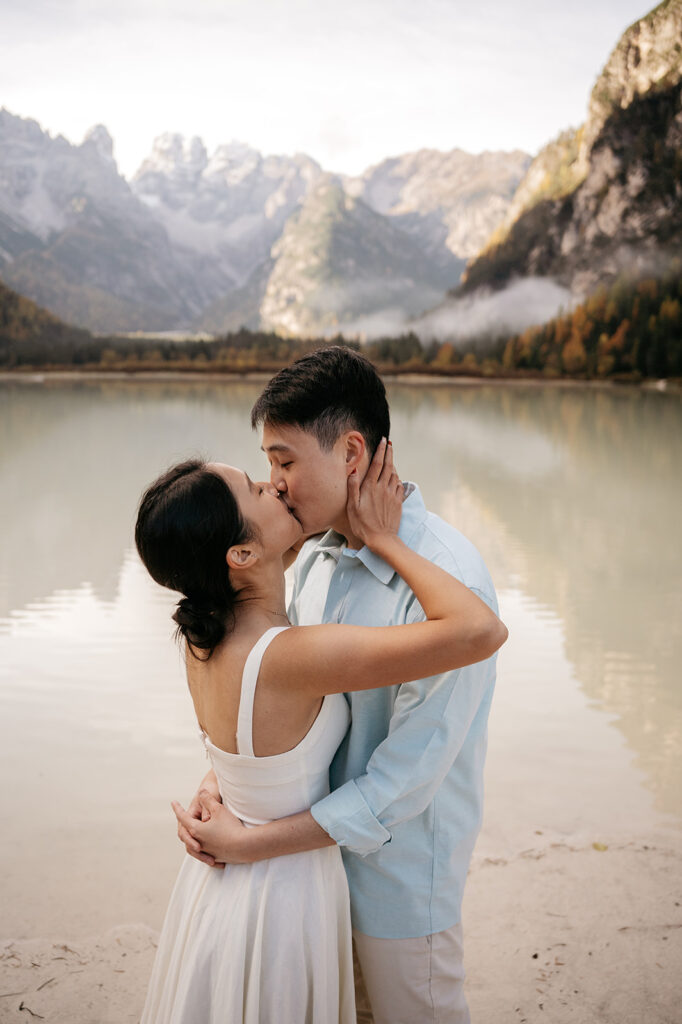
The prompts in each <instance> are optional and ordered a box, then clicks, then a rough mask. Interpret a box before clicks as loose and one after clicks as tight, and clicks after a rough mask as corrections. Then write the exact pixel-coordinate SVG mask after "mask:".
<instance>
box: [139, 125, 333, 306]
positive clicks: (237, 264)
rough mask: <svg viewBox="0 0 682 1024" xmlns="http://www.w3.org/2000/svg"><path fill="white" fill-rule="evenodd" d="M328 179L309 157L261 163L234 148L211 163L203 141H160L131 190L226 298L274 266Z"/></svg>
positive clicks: (245, 149) (222, 149) (252, 153)
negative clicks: (273, 252)
mask: <svg viewBox="0 0 682 1024" xmlns="http://www.w3.org/2000/svg"><path fill="white" fill-rule="evenodd" d="M321 174H322V169H321V167H320V166H319V164H317V163H316V162H315V161H314V160H312V159H311V158H310V157H308V156H305V155H304V154H296V155H295V156H293V157H288V156H262V155H261V154H260V153H259V152H258V151H257V150H255V149H252V148H251V147H250V146H246V145H244V144H243V143H240V142H232V143H230V144H228V145H224V146H219V147H218V149H217V150H216V151H215V153H214V154H213V155H212V156H211V157H210V158H209V156H208V154H207V152H206V148H205V146H204V144H203V142H202V141H201V139H199V138H193V139H191V140H186V139H184V138H183V137H182V136H181V135H177V134H167V135H161V136H160V137H159V138H158V139H156V141H155V143H154V147H153V150H152V153H151V154H150V156H149V157H148V158H147V159H146V160H145V161H144V163H143V164H142V166H141V167H140V169H139V170H138V171H137V173H136V174H135V176H134V177H133V179H132V182H131V187H132V189H133V192H134V193H135V195H136V196H137V197H138V198H139V199H140V200H141V201H142V202H143V203H144V204H145V206H146V207H147V208H148V209H149V211H150V213H151V214H152V216H153V217H154V219H155V220H156V221H157V223H159V224H162V225H163V227H164V228H165V230H166V232H167V233H168V236H169V238H170V239H171V242H172V244H174V245H175V246H177V247H179V248H180V249H187V250H190V251H192V252H193V253H194V254H195V256H196V258H197V259H203V260H205V261H206V263H207V264H211V265H212V266H213V268H214V270H216V271H217V272H218V273H220V274H222V276H223V288H222V293H223V294H224V293H226V292H227V291H228V290H231V289H233V288H240V287H241V286H243V285H244V284H245V283H246V282H247V280H248V278H249V277H250V275H251V274H252V272H253V271H254V270H255V268H256V267H257V266H258V265H259V264H261V263H263V261H265V260H267V259H268V257H269V255H270V249H271V247H272V245H273V243H274V242H275V241H276V240H277V239H278V238H279V237H280V235H281V234H282V231H283V229H284V226H285V224H286V222H287V220H288V218H289V217H290V216H291V214H292V213H293V212H294V210H295V209H296V208H297V206H298V205H299V203H300V202H301V201H302V200H303V198H304V197H305V196H306V195H307V193H308V192H309V190H310V189H311V187H312V186H313V185H314V183H315V182H316V181H317V179H318V178H319V176H320V175H321Z"/></svg>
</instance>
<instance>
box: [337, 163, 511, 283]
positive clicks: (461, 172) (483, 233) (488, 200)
mask: <svg viewBox="0 0 682 1024" xmlns="http://www.w3.org/2000/svg"><path fill="white" fill-rule="evenodd" d="M530 160H531V158H530V156H529V155H528V154H527V153H523V152H521V151H520V150H514V151H513V152H511V153H502V152H498V153H488V152H485V153H479V154H476V155H473V154H471V153H465V152H463V150H461V149H453V150H450V151H449V152H446V153H443V152H440V151H439V150H436V149H421V150H419V151H418V152H416V153H406V154H404V155H403V156H398V157H392V158H391V159H388V160H384V161H383V162H382V163H380V164H377V165H376V166H374V167H370V168H369V169H368V170H366V171H365V172H364V174H362V175H361V176H360V177H357V178H347V179H346V180H345V182H344V187H345V189H346V191H347V192H348V193H349V195H352V196H357V197H359V198H360V199H362V200H363V202H365V203H366V204H367V205H368V206H370V207H371V208H372V209H373V210H375V211H376V212H377V213H380V214H382V215H384V216H386V217H390V218H391V219H392V221H393V223H394V224H395V226H396V227H399V228H400V229H401V230H402V231H405V232H406V233H407V234H408V235H410V237H411V238H412V239H413V240H414V241H415V242H416V243H417V244H418V245H419V246H420V247H421V248H422V249H423V250H424V252H425V253H427V254H428V255H429V257H430V258H431V259H432V260H433V261H434V262H435V263H437V264H438V265H440V266H441V268H442V271H443V280H444V286H447V285H451V284H452V282H453V280H455V279H457V278H458V277H459V275H460V274H461V272H462V270H463V266H464V263H465V262H466V260H468V259H471V257H472V256H475V255H476V253H477V252H478V251H479V250H480V249H481V248H482V246H483V244H484V242H485V241H486V239H487V238H488V237H489V235H490V234H491V232H492V231H493V230H494V229H495V228H496V227H497V225H498V224H499V223H500V221H501V220H502V219H503V218H504V217H505V215H506V212H507V209H508V207H509V204H510V202H511V200H512V197H513V196H514V193H515V191H516V189H517V186H518V185H519V183H520V181H521V180H522V178H523V176H524V174H525V172H526V171H527V169H528V165H529V164H530Z"/></svg>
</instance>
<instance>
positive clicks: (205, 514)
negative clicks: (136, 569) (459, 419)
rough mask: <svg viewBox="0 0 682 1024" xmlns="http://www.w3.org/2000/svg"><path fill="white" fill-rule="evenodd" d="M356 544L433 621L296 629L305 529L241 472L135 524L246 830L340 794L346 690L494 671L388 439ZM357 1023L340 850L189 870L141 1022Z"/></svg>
mask: <svg viewBox="0 0 682 1024" xmlns="http://www.w3.org/2000/svg"><path fill="white" fill-rule="evenodd" d="M348 495H349V497H348V517H349V521H350V524H351V527H352V530H353V533H354V535H355V536H357V537H358V538H360V540H361V541H362V542H363V543H365V544H366V545H367V546H368V547H370V548H371V549H372V550H373V551H374V552H375V553H376V554H377V555H379V556H380V557H381V558H383V559H384V560H385V561H386V562H388V563H389V564H390V565H391V567H392V568H393V569H394V570H395V571H396V572H398V573H399V574H400V575H401V576H402V577H403V578H404V580H405V581H406V582H407V583H408V585H409V586H410V587H411V588H412V590H413V591H414V593H415V594H416V596H417V598H418V599H419V601H420V603H421V605H422V607H423V609H424V612H425V614H426V616H427V621H426V622H420V623H415V624H411V625H405V626H387V627H384V628H366V627H359V626H345V625H343V626H341V625H322V626H304V627H291V626H289V625H288V623H287V616H286V610H285V596H284V573H283V568H284V559H285V558H286V557H287V555H288V552H289V551H290V550H291V549H292V547H293V546H294V545H295V544H296V543H297V542H298V541H300V539H301V528H300V525H299V523H298V521H297V520H296V519H295V518H294V517H293V516H292V515H291V513H290V512H289V510H288V508H287V506H286V505H285V504H284V503H283V502H282V501H281V500H280V499H279V497H278V495H277V492H276V491H275V489H274V488H272V487H270V486H269V485H256V484H253V483H252V482H251V481H250V480H249V478H248V477H247V476H246V474H244V473H242V472H241V470H238V469H234V468H232V467H229V466H223V465H220V464H215V463H213V464H206V463H202V462H197V461H194V462H188V463H184V464H182V465H179V466H176V467H174V468H173V469H171V470H169V471H168V472H167V473H166V474H164V476H162V477H161V478H160V479H159V480H158V481H156V483H155V484H153V485H152V486H151V487H150V488H149V490H148V491H147V492H146V494H145V495H144V497H143V499H142V502H141V505H140V510H139V514H138V520H137V526H136V543H137V547H138V551H139V553H140V556H141V558H142V560H143V562H144V564H145V565H146V567H147V569H148V570H149V572H150V574H151V575H152V577H153V578H154V579H155V580H156V581H157V582H158V583H160V584H162V585H163V586H166V587H170V588H171V589H174V590H177V591H179V592H180V593H182V594H184V595H185V596H184V597H183V599H182V600H181V601H180V603H179V605H178V609H177V611H176V613H175V616H174V618H175V621H176V622H177V624H178V628H179V632H180V633H181V634H182V635H183V637H184V639H185V641H186V652H187V657H186V664H187V678H188V682H189V688H190V693H191V696H192V700H193V702H194V707H195V710H196V713H197V718H198V720H199V725H200V727H201V730H202V734H203V738H204V743H205V745H206V749H207V752H208V755H209V757H210V759H211V762H212V765H213V769H214V771H215V774H216V777H217V779H218V783H219V786H220V793H221V796H222V799H223V802H224V803H225V804H226V805H227V806H229V807H230V809H231V810H233V811H234V812H235V813H236V814H237V815H238V816H239V817H240V818H241V819H242V820H243V821H244V822H245V823H247V824H259V823H263V822H266V821H268V820H272V819H274V818H281V817H285V816H288V815H290V814H294V813H297V812H298V811H301V810H304V809H306V808H307V807H309V806H310V805H311V804H312V803H314V802H315V801H317V800H319V799H321V798H322V797H323V796H324V795H325V794H326V793H327V792H328V768H329V764H330V762H331V759H332V756H333V754H334V752H335V750H336V747H337V746H338V744H339V743H340V741H341V739H342V738H343V735H344V733H345V731H346V729H347V727H348V716H349V712H348V705H347V703H346V701H345V700H344V698H343V696H342V694H343V692H344V691H346V690H350V689H354V690H361V689H370V688H376V687H380V686H390V685H393V684H396V683H402V682H406V681H408V680H411V679H416V678H422V677H428V676H431V675H435V674H437V673H440V672H444V671H447V670H450V669H455V668H458V667H461V666H463V665H467V664H471V663H473V662H475V661H480V660H484V659H486V658H488V657H490V656H491V655H492V654H493V653H494V651H495V650H497V648H498V647H499V646H500V645H501V644H502V643H503V642H504V640H505V639H506V629H505V627H504V626H503V625H502V623H501V622H500V621H499V619H498V618H497V616H496V615H494V613H493V612H491V611H490V609H489V608H488V607H487V606H486V605H485V604H484V603H483V602H482V601H480V600H479V599H478V598H477V597H476V596H475V595H474V594H472V593H471V592H470V591H469V590H467V589H466V587H464V586H463V585H462V584H461V583H459V582H458V581H457V580H455V579H454V578H453V577H452V576H450V575H449V574H448V573H446V572H444V571H443V570H441V569H439V568H438V567H437V566H435V565H432V564H431V563H430V562H428V561H426V560H425V559H423V558H421V557H420V556H419V555H417V554H416V553H415V552H413V551H411V550H410V549H409V548H407V547H406V546H405V545H404V544H403V542H402V541H401V540H400V539H399V537H398V535H397V530H398V526H399V523H400V512H401V504H402V496H403V488H402V484H401V483H400V480H399V478H398V476H397V474H396V473H395V471H394V469H393V462H392V454H391V447H390V445H389V446H388V447H387V445H386V442H385V440H384V441H382V443H381V445H380V446H379V448H378V450H377V453H376V455H375V457H374V459H373V461H372V464H371V465H370V468H369V471H368V473H367V476H366V477H365V480H364V481H363V483H362V486H360V483H359V480H358V478H357V474H356V473H355V472H354V474H352V475H351V476H350V478H349V483H348ZM214 1021H215V1022H217V1021H221V1022H228V1021H229V1022H230V1024H237V1022H239V1021H246V1022H250V1024H275V1022H277V1024H308V1022H310V1024H332V1022H334V1021H338V1022H340V1024H352V1022H354V1021H355V1009H354V998H353V976H352V962H351V931H350V914H349V905H348V891H347V886H346V878H345V874H344V870H343V865H342V862H341V857H340V851H339V850H338V848H337V847H336V846H333V845H330V846H328V847H326V848H324V849H316V850H311V851H308V852H305V853H299V854H295V855H290V856H282V857H276V858H273V859H272V860H263V861H259V862H257V863H253V864H237V865H231V866H229V867H227V868H226V869H225V870H224V871H216V870H215V869H214V868H211V867H209V866H207V865H206V864H203V863H200V862H199V861H197V860H195V859H193V858H191V857H188V858H187V859H186V860H185V862H184V864H183V866H182V868H181V871H180V874H179V877H178V880H177V882H176V886H175V889H174V892H173V895H172V897H171V901H170V905H169V908H168V912H167V915H166V920H165V923H164V927H163V931H162V934H161V939H160V942H159V948H158V953H157V957H156V962H155V965H154V970H153V973H152V978H151V982H150V986H149V991H148V995H147V1002H146V1005H145V1011H144V1014H143V1017H142V1024H151V1022H156V1024H161V1022H163V1024H190V1022H191V1024H204V1022H214Z"/></svg>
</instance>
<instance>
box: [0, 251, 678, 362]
mask: <svg viewBox="0 0 682 1024" xmlns="http://www.w3.org/2000/svg"><path fill="white" fill-rule="evenodd" d="M323 344H345V345H349V346H351V347H354V348H361V349H362V351H363V352H365V353H366V355H367V356H368V357H369V358H370V359H371V360H372V361H373V362H374V363H375V364H376V365H377V367H378V368H379V369H380V370H382V371H384V372H395V373H410V372H412V373H425V374H444V375H467V376H479V377H513V376H526V377H527V376H537V377H573V378H580V379H608V378H616V379H622V380H633V381H636V380H641V379H643V378H652V377H653V378H665V377H680V378H682V268H681V267H680V266H679V265H672V266H671V268H670V270H669V272H668V274H667V275H666V276H665V277H664V278H662V279H656V278H647V279H643V280H639V281H637V282H632V281H630V280H628V279H627V278H625V277H621V278H619V279H618V280H616V281H615V283H614V284H613V285H612V286H611V287H610V288H600V289H599V290H598V291H596V292H595V293H594V294H593V295H592V296H590V298H589V299H587V300H586V301H585V302H583V303H581V304H580V305H578V306H576V307H575V308H574V309H572V310H570V311H568V312H565V313H560V314H559V315H558V316H557V317H555V318H554V319H553V320H550V321H549V322H548V323H546V324H543V325H542V326H538V327H529V328H527V329H526V330H525V331H523V332H521V333H520V334H517V335H514V336H513V337H508V336H505V335H502V336H497V337H478V338H475V339H470V340H468V341H466V342H456V341H448V340H444V341H432V342H429V343H426V344H423V343H422V342H421V341H420V339H419V338H418V337H417V335H416V334H415V333H414V332H408V333H405V334H402V335H400V336H398V337H385V338H378V339H376V340H373V341H369V342H365V343H363V344H362V345H361V344H360V342H358V341H357V340H354V339H347V338H345V337H344V336H343V335H341V334H339V335H337V336H336V337H334V338H313V339H306V340H302V339H299V338H285V337H281V336H280V335H278V334H275V333H271V332H265V331H250V330H247V329H246V328H242V329H241V330H239V331H234V332H231V333H229V334H225V335H222V336H219V337H216V338H213V339H210V340H198V341H195V340H187V341H175V340H169V339H166V338H155V339H150V338H147V337H145V338H142V337H140V338H136V337H132V338H131V337H116V336H111V337H96V336H94V335H92V334H90V333H89V332H88V331H85V330H81V329H79V328H74V327H69V326H68V325H66V324H63V323H61V321H59V320H57V319H56V318H55V317H53V316H52V315H51V314H49V313H47V312H46V311H45V310H41V309H40V308H39V307H38V306H36V305H35V304H34V303H32V302H30V301H29V300H28V299H25V298H23V297H22V296H20V295H17V293H16V292H12V291H11V290H10V289H8V288H6V287H5V286H4V285H2V284H0V368H3V369H25V370H28V369H42V370H45V369H76V370H78V369H82V370H123V371H128V372H142V371H149V370H168V371H171V372H181V371H187V370H191V371H211V372H230V373H246V372H249V371H256V370H265V371H274V370H277V369H279V368H280V367H282V366H285V365H287V364H288V363H290V362H291V361H292V360H293V359H296V358H297V357H298V356H300V355H303V354H304V353H305V352H308V351H310V350H312V349H314V348H317V347H319V346H320V345H323Z"/></svg>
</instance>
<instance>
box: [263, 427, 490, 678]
mask: <svg viewBox="0 0 682 1024" xmlns="http://www.w3.org/2000/svg"><path fill="white" fill-rule="evenodd" d="M348 494H349V497H348V517H349V521H350V525H351V529H352V530H353V533H354V535H355V536H356V537H358V538H359V539H360V540H361V541H363V543H365V544H366V545H367V546H368V547H370V548H371V550H372V551H374V552H375V554H377V555H379V556H380V557H381V558H383V559H384V561H386V562H388V564H389V565H390V566H391V567H392V568H393V569H395V571H396V572H397V573H398V574H399V575H400V576H402V578H403V579H404V580H405V582H406V583H407V584H408V586H409V587H410V588H411V590H413V591H414V594H415V596H416V597H417V599H418V601H419V603H420V604H421V606H422V608H423V609H424V613H425V615H426V622H419V623H413V624H410V625H403V626H385V627H380V628H377V627H365V626H345V625H343V626H342V625H337V624H330V625H322V626H299V627H293V628H292V629H288V630H286V631H285V632H283V633H280V635H279V636H278V637H276V638H275V639H274V640H273V642H272V644H271V645H270V648H269V649H268V651H267V652H266V655H265V658H264V665H266V666H267V661H266V659H268V660H270V669H271V670H272V677H273V678H277V680H278V685H279V684H281V685H284V686H286V687H287V688H289V689H294V690H297V691H298V692H303V693H306V694H308V695H310V696H313V695H315V696H321V695H324V694H327V693H341V692H344V691H348V690H367V689H375V688H377V687H381V686H392V685H395V684H397V683H405V682H408V681H410V680H413V679H420V678H423V677H427V676H432V675H436V674H438V673H441V672H446V671H449V670H451V669H456V668H462V667H463V666H464V665H471V664H474V663H475V662H478V661H485V659H486V658H489V657H490V656H491V655H493V654H494V653H495V651H496V650H497V649H498V648H499V647H501V646H502V644H503V643H504V641H505V640H506V639H507V629H506V627H505V626H504V624H503V623H502V622H501V621H500V620H499V619H498V617H497V615H495V613H494V612H493V611H491V609H490V608H489V607H488V606H487V605H486V604H485V602H483V601H481V599H480V598H479V597H477V596H476V595H475V594H473V593H472V592H471V591H470V590H469V589H468V588H467V587H466V586H465V585H464V584H463V583H460V581H459V580H457V579H455V577H454V576H452V575H451V574H450V573H448V572H446V571H445V570H444V569H441V568H440V567H439V566H437V565H434V564H433V563H432V562H430V561H428V559H426V558H423V557H422V556H421V555H418V554H417V553H416V552H415V551H412V550H411V549H410V548H408V547H407V545H406V544H404V543H403V541H402V540H401V539H400V538H399V537H398V526H399V523H400V508H401V505H402V494H403V490H402V484H401V483H400V480H399V478H398V476H397V474H396V473H395V471H394V469H393V458H392V446H391V445H388V448H387V446H386V442H385V441H382V443H381V445H380V446H379V448H378V449H377V452H376V455H375V456H374V459H373V460H372V464H371V465H370V468H369V470H368V472H367V475H366V477H365V479H364V481H363V483H362V486H360V485H359V483H358V481H357V477H356V476H354V475H351V476H350V477H349V481H348ZM268 674H269V673H268Z"/></svg>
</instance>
